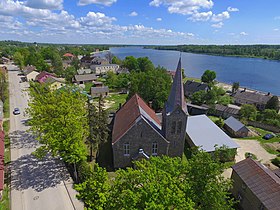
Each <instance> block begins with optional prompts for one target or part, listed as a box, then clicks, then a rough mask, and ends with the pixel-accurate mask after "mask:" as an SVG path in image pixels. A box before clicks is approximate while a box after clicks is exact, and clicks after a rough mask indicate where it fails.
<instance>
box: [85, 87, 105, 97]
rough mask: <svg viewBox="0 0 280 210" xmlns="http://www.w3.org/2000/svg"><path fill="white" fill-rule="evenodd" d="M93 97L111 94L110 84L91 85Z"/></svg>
mask: <svg viewBox="0 0 280 210" xmlns="http://www.w3.org/2000/svg"><path fill="white" fill-rule="evenodd" d="M90 94H91V97H93V98H94V97H99V96H102V97H105V96H107V95H108V94H109V88H108V86H98V87H91V88H90Z"/></svg>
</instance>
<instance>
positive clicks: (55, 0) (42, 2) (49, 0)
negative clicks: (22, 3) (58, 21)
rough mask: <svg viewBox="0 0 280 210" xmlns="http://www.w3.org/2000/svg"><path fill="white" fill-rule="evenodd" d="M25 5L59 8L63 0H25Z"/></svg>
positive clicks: (61, 6)
mask: <svg viewBox="0 0 280 210" xmlns="http://www.w3.org/2000/svg"><path fill="white" fill-rule="evenodd" d="M26 6H28V7H31V8H36V9H51V10H61V9H62V8H63V0H27V2H26Z"/></svg>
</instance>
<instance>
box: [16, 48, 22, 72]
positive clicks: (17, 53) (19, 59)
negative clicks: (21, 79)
mask: <svg viewBox="0 0 280 210" xmlns="http://www.w3.org/2000/svg"><path fill="white" fill-rule="evenodd" d="M14 61H15V64H16V65H18V66H19V68H20V69H21V70H22V69H23V67H24V56H23V55H22V54H21V53H20V52H15V54H14Z"/></svg>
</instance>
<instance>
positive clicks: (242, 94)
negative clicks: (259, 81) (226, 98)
mask: <svg viewBox="0 0 280 210" xmlns="http://www.w3.org/2000/svg"><path fill="white" fill-rule="evenodd" d="M233 98H234V103H235V104H237V105H243V104H252V105H255V106H256V107H257V109H258V110H264V109H265V105H266V103H267V102H268V101H269V99H271V98H272V95H271V94H270V93H267V94H262V93H260V92H257V91H254V92H252V91H248V90H246V88H244V90H241V91H237V92H236V93H235V94H234V95H233Z"/></svg>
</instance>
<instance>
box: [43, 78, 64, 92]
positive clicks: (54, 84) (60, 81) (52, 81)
mask: <svg viewBox="0 0 280 210" xmlns="http://www.w3.org/2000/svg"><path fill="white" fill-rule="evenodd" d="M45 83H47V84H49V87H50V89H51V90H57V89H59V88H61V87H63V86H65V79H64V78H56V77H48V78H47V79H46V80H45Z"/></svg>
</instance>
